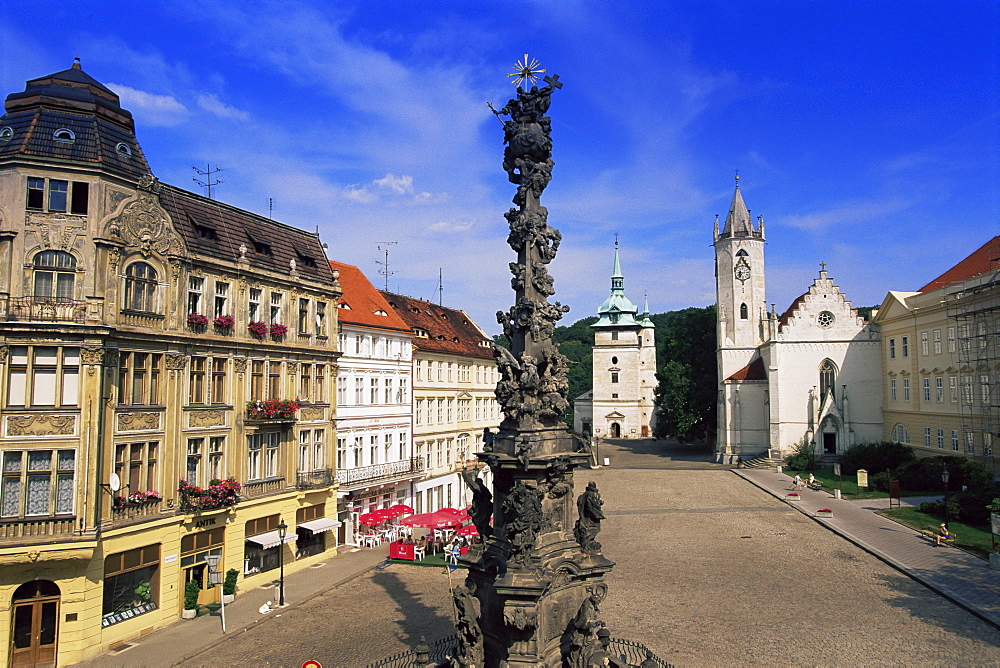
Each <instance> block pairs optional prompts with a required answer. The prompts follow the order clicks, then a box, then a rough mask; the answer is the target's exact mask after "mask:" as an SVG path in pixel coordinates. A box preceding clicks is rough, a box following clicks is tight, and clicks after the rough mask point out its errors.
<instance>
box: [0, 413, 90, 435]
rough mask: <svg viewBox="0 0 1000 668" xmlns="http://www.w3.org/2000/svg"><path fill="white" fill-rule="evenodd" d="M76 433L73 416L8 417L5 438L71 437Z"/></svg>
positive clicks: (45, 414) (42, 414)
mask: <svg viewBox="0 0 1000 668" xmlns="http://www.w3.org/2000/svg"><path fill="white" fill-rule="evenodd" d="M75 433H76V416H75V415H53V414H49V413H41V414H38V415H9V416H8V417H7V436H71V435H73V434H75Z"/></svg>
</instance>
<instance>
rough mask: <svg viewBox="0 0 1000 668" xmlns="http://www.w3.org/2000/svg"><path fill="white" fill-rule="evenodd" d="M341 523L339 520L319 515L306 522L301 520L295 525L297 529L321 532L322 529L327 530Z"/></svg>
mask: <svg viewBox="0 0 1000 668" xmlns="http://www.w3.org/2000/svg"><path fill="white" fill-rule="evenodd" d="M340 525H341V522H338V521H337V520H331V519H330V518H328V517H321V518H319V519H318V520H310V521H308V522H303V523H302V524H299V525H298V526H296V528H297V529H308V530H309V531H312V532H313V533H323V532H324V531H329V530H330V529H335V528H337V527H339V526H340Z"/></svg>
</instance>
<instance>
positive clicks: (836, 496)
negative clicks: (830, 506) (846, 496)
mask: <svg viewBox="0 0 1000 668" xmlns="http://www.w3.org/2000/svg"><path fill="white" fill-rule="evenodd" d="M833 498H835V499H839V498H840V490H839V489H835V490H833Z"/></svg>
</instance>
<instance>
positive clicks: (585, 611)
mask: <svg viewBox="0 0 1000 668" xmlns="http://www.w3.org/2000/svg"><path fill="white" fill-rule="evenodd" d="M600 602H601V597H600V596H599V595H598V594H597V592H595V591H594V590H592V589H591V590H590V593H589V595H588V596H587V598H585V599H584V600H583V603H582V604H581V605H580V609H579V610H578V611H577V613H576V617H574V618H573V621H572V622H570V625H569V629H568V634H567V635H568V636H569V637H568V640H569V647H568V650H569V651H568V652H567V653H566V655H565V664H564V665H566V666H570V667H571V668H590V667H591V666H593V665H595V664H594V663H593V662H592V661H591V659H592V658H595V657H594V656H593V655H594V654H595V653H597V652H599V651H600V650H601V645H600V642H599V641H598V637H597V630H598V629H600V628H601V627H602V626H604V622H602V621H601V612H600V610H599V609H598V607H597V606H598V604H599V603H600ZM564 638H566V636H564ZM597 665H600V664H597Z"/></svg>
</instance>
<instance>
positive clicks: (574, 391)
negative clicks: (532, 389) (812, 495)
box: [552, 316, 597, 429]
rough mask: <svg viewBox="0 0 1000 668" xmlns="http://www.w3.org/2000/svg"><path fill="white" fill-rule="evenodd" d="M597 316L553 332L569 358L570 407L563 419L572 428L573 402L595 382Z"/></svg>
mask: <svg viewBox="0 0 1000 668" xmlns="http://www.w3.org/2000/svg"><path fill="white" fill-rule="evenodd" d="M595 322H597V317H596V316H591V317H589V318H584V319H583V320H577V321H576V322H575V323H573V324H572V325H570V326H569V327H556V331H555V332H554V333H553V334H552V341H553V343H555V344H557V345H558V346H559V352H561V353H562V354H563V355H565V356H566V358H567V359H568V360H569V374H567V380H568V381H569V394H568V396H567V397H566V398H567V399H568V400H569V407H568V408H567V409H566V411H565V412H564V413H563V420H564V421H565V422H566V424H567V425H568V426H569V427H570V428H571V429H572V428H573V420H574V408H573V402H574V401H576V398H577V397H579V396H580V395H581V394H583V393H584V392H587V391H589V390H590V389H592V387H593V382H594V355H593V347H594V328H593V327H591V325H593V324H594V323H595Z"/></svg>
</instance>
